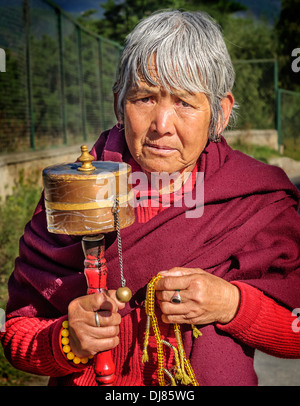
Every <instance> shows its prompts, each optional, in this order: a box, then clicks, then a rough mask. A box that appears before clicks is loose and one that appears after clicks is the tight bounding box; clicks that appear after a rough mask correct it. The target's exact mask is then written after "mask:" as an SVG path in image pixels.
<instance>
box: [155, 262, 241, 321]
mask: <svg viewBox="0 0 300 406" xmlns="http://www.w3.org/2000/svg"><path fill="white" fill-rule="evenodd" d="M160 274H161V275H162V276H163V278H161V279H160V280H158V282H157V283H156V286H155V289H156V296H157V299H158V300H159V303H160V308H161V311H162V313H163V315H162V320H163V321H164V322H165V323H179V324H182V323H187V324H210V323H215V322H218V323H222V324H226V323H229V322H230V321H231V320H232V319H233V318H234V316H235V314H236V313H237V310H238V307H239V301H240V292H239V289H238V288H237V287H236V286H235V285H232V284H231V283H229V282H227V281H225V280H224V279H222V278H219V277H218V276H215V275H212V274H210V273H208V272H205V271H203V270H202V269H199V268H172V269H170V270H169V271H163V272H160ZM176 290H180V296H181V299H182V301H181V303H172V302H171V299H172V296H173V294H174V293H175V291H176Z"/></svg>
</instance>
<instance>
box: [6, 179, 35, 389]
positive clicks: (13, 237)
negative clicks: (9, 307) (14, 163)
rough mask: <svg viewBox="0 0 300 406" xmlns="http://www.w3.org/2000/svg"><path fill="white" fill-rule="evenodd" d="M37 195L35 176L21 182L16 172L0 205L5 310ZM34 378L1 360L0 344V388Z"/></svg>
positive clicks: (30, 382) (31, 381) (29, 381)
mask: <svg viewBox="0 0 300 406" xmlns="http://www.w3.org/2000/svg"><path fill="white" fill-rule="evenodd" d="M40 196H41V188H40V187H38V186H37V177H36V176H34V175H33V176H32V177H31V178H30V179H26V180H25V179H24V174H23V173H22V172H21V173H20V178H19V181H18V183H17V184H16V185H15V187H14V190H13V193H12V194H11V195H9V196H8V197H7V198H6V200H5V201H4V202H1V204H0V308H5V306H6V302H7V299H8V292H7V282H8V278H9V276H10V274H11V272H12V270H13V268H14V261H15V258H16V257H17V256H18V251H19V239H20V237H21V236H22V234H23V232H24V227H25V225H26V223H27V222H28V221H29V220H30V218H31V217H32V214H33V211H34V209H35V206H36V204H37V202H38V200H39V198H40ZM37 379H38V377H36V376H34V375H32V374H27V373H24V372H21V371H18V370H16V369H15V368H14V367H12V366H11V365H10V364H9V363H8V361H7V360H6V359H5V357H4V354H3V348H2V346H1V345H0V386H19V385H25V384H26V385H27V384H34V382H37V381H36V380H37Z"/></svg>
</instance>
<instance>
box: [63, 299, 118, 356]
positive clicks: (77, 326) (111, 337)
mask: <svg viewBox="0 0 300 406" xmlns="http://www.w3.org/2000/svg"><path fill="white" fill-rule="evenodd" d="M124 306H125V304H123V303H121V302H119V301H118V300H117V299H116V296H115V291H109V293H108V295H106V294H104V293H95V294H92V295H87V296H81V297H78V298H76V299H74V300H73V301H72V302H70V304H69V307H68V321H69V332H70V336H69V339H70V347H71V348H72V352H73V353H74V354H76V355H77V356H78V357H80V358H82V357H89V356H91V355H95V354H97V353H98V352H101V351H106V350H110V349H112V348H114V347H116V346H117V345H118V344H119V337H118V334H119V325H120V323H121V316H120V314H119V313H118V310H121V309H122V308H124ZM96 311H97V312H98V314H99V322H100V327H97V325H96V322H95V312H96Z"/></svg>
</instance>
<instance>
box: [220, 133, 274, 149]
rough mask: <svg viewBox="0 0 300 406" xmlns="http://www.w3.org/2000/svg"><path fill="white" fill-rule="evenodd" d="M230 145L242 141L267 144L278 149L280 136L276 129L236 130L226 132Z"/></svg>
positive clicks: (225, 135) (244, 142)
mask: <svg viewBox="0 0 300 406" xmlns="http://www.w3.org/2000/svg"><path fill="white" fill-rule="evenodd" d="M224 137H225V138H226V140H227V142H228V144H229V145H232V144H234V143H237V142H240V143H243V144H254V145H260V146H266V147H269V148H272V149H274V150H276V151H278V136H277V131H276V130H234V131H226V132H225V133H224Z"/></svg>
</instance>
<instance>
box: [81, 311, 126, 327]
mask: <svg viewBox="0 0 300 406" xmlns="http://www.w3.org/2000/svg"><path fill="white" fill-rule="evenodd" d="M96 313H97V314H98V321H99V324H100V327H107V326H118V325H119V324H120V323H121V316H120V314H119V313H116V312H114V313H112V312H109V311H107V310H98V311H96V312H90V313H89V315H88V316H89V317H88V324H89V326H92V327H98V328H99V326H97V321H96Z"/></svg>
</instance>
